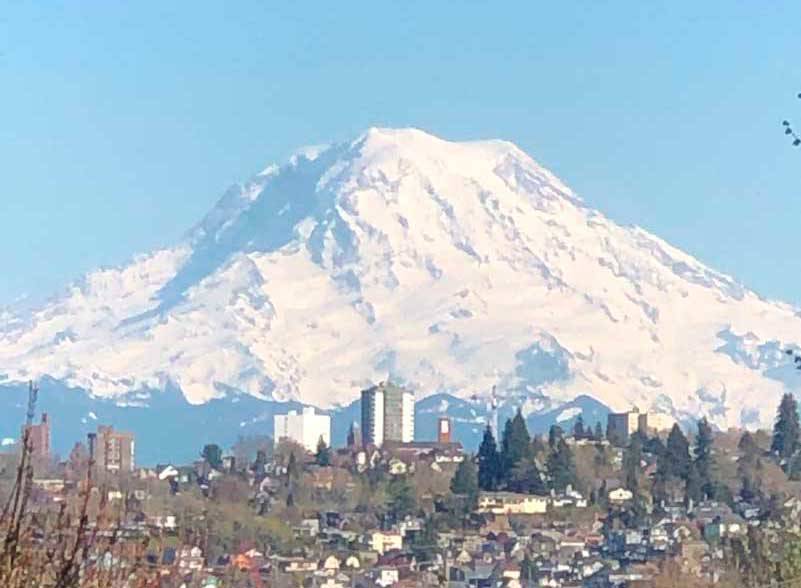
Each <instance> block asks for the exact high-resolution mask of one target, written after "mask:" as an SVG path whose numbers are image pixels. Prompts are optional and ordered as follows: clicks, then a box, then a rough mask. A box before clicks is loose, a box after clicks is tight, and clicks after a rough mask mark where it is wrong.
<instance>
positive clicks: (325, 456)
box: [314, 435, 331, 467]
mask: <svg viewBox="0 0 801 588" xmlns="http://www.w3.org/2000/svg"><path fill="white" fill-rule="evenodd" d="M314 460H315V461H316V462H317V465H318V466H321V467H328V466H330V465H331V448H330V447H328V445H326V444H325V439H323V436H322V435H320V440H319V441H318V442H317V453H316V454H315V456H314Z"/></svg>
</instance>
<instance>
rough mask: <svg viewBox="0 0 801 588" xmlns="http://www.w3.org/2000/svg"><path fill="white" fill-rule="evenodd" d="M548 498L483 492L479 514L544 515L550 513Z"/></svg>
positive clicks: (479, 500) (479, 499)
mask: <svg viewBox="0 0 801 588" xmlns="http://www.w3.org/2000/svg"><path fill="white" fill-rule="evenodd" d="M548 501H549V497H547V496H535V495H532V494H517V493H515V492H482V493H481V495H480V496H479V498H478V512H480V513H490V514H544V513H546V512H548Z"/></svg>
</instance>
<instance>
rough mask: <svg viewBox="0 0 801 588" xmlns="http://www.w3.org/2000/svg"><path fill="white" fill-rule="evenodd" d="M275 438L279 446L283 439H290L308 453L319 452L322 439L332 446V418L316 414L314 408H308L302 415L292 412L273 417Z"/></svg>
mask: <svg viewBox="0 0 801 588" xmlns="http://www.w3.org/2000/svg"><path fill="white" fill-rule="evenodd" d="M273 429H274V430H273V438H274V439H275V444H276V445H278V444H279V443H280V442H281V440H282V439H289V440H290V441H294V442H295V443H297V444H299V445H302V446H303V447H304V448H305V449H306V451H311V452H315V451H317V445H318V444H319V443H320V438H322V440H323V441H324V442H325V444H326V445H327V446H329V447H330V446H331V417H330V416H329V415H327V414H315V412H314V408H313V407H306V408H304V409H303V412H302V413H301V414H298V411H296V410H290V411H289V413H287V414H277V415H275V416H274V417H273Z"/></svg>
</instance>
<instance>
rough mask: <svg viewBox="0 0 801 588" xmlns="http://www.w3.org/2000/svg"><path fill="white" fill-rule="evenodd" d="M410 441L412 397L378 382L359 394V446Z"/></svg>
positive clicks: (394, 386)
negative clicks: (360, 442) (360, 420)
mask: <svg viewBox="0 0 801 588" xmlns="http://www.w3.org/2000/svg"><path fill="white" fill-rule="evenodd" d="M385 441H399V442H401V443H411V442H412V441H414V394H413V393H412V392H410V391H408V390H405V389H403V388H401V387H399V386H396V385H394V384H391V383H386V382H382V383H380V384H379V385H378V386H373V387H372V388H369V389H367V390H363V391H362V444H363V445H375V446H377V447H380V446H381V445H383V444H384V442H385Z"/></svg>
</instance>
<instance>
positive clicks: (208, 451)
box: [200, 443, 222, 470]
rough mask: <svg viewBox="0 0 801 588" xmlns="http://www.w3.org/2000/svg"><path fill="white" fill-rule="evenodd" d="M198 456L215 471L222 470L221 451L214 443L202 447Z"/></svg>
mask: <svg viewBox="0 0 801 588" xmlns="http://www.w3.org/2000/svg"><path fill="white" fill-rule="evenodd" d="M200 455H201V457H202V458H203V461H205V462H206V463H207V464H209V465H210V466H211V467H212V468H214V469H215V470H219V469H220V468H222V449H220V446H219V445H217V444H216V443H210V444H208V445H204V446H203V451H202V452H201V454H200Z"/></svg>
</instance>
